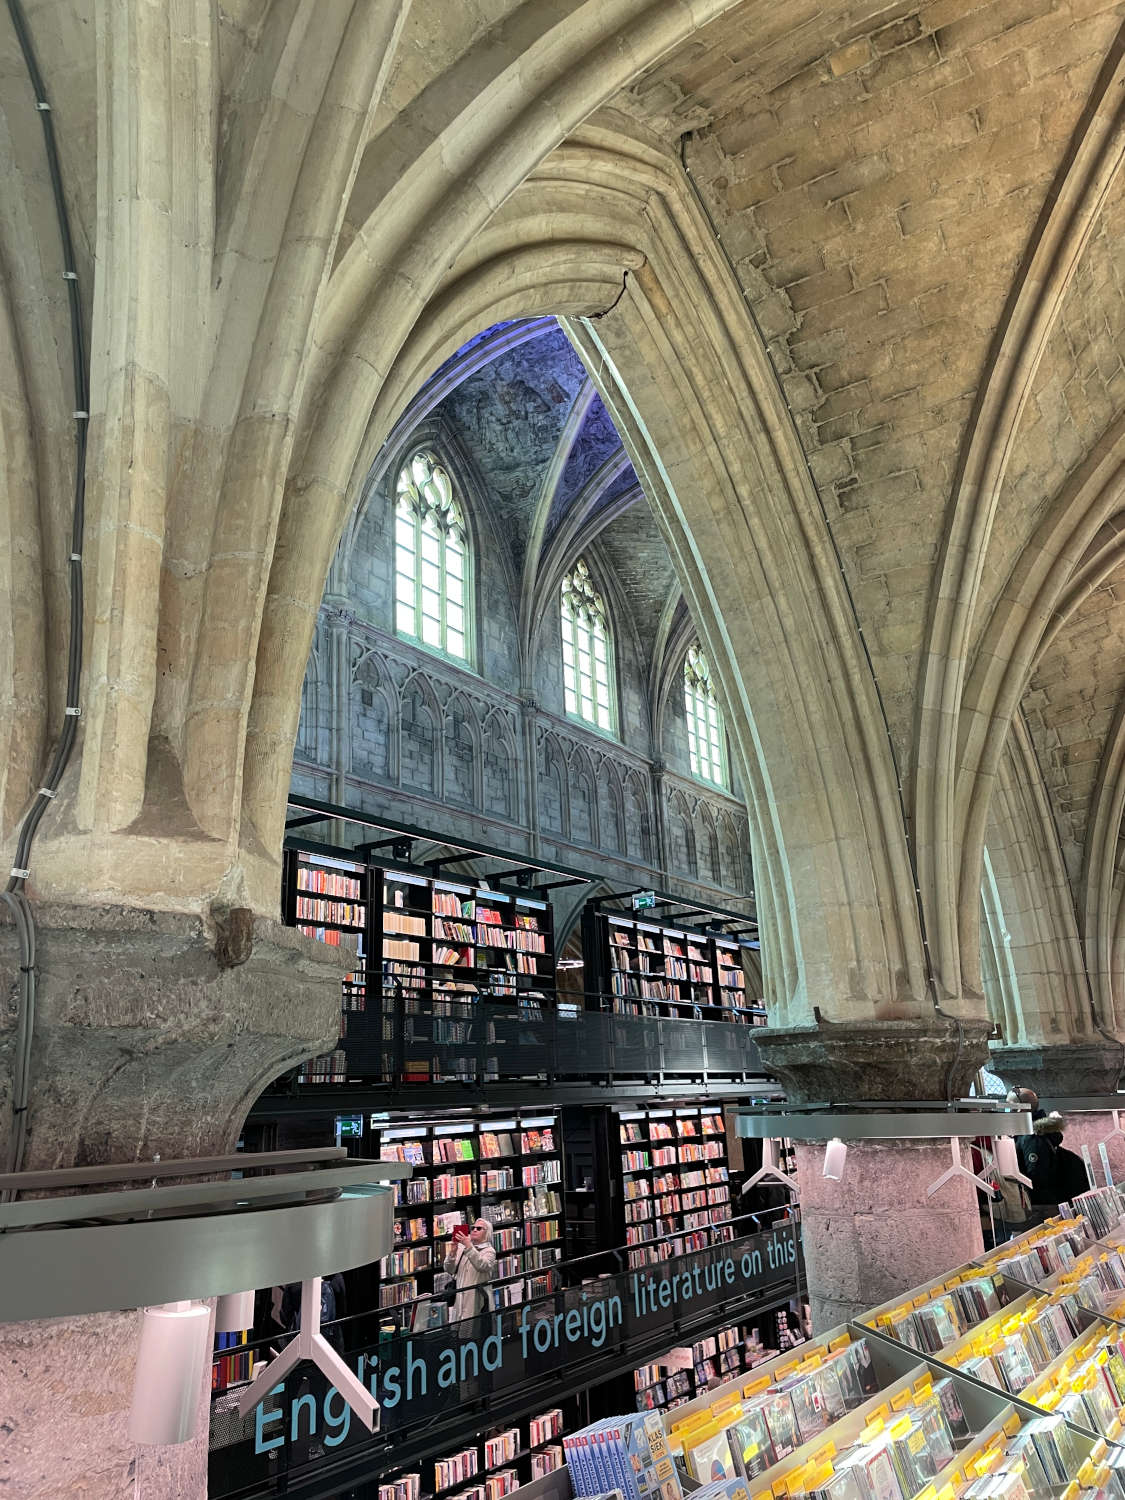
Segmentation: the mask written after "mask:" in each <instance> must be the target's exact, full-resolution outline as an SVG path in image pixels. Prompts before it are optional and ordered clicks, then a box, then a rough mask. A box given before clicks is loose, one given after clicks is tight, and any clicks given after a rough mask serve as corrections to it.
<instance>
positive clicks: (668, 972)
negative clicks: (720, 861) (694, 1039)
mask: <svg viewBox="0 0 1125 1500" xmlns="http://www.w3.org/2000/svg"><path fill="white" fill-rule="evenodd" d="M582 922H583V931H582V937H583V948H584V951H585V953H586V954H587V955H589V957H588V958H587V979H588V982H589V983H590V986H591V988H593V989H596V990H597V991H598V992H599V993H600V994H602V995H603V996H604V997H605V998H604V1000H603V1004H604V1005H605V1006H607V1007H608V1006H612V1008H613V1010H614V1011H615V1012H616V1013H617V1014H619V1015H627V1016H658V1017H665V1018H667V1019H670V1020H674V1019H677V1018H678V1019H681V1020H705V1021H719V1020H726V1021H737V1022H740V1023H742V1024H744V1025H764V1024H765V1011H764V1009H763V1007H762V1006H760V1005H751V1004H748V1003H747V997H746V977H745V973H744V971H743V968H742V962H741V955H740V951H739V950H740V945H739V944H738V942H736V941H735V939H733V938H725V937H718V936H713V935H711V934H709V933H701V932H689V931H686V930H684V929H683V928H679V927H663V926H661V925H660V924H659V923H656V922H644V921H639V920H638V919H636V918H634V917H627V916H624V915H622V914H621V913H618V912H606V911H601V910H599V909H597V908H596V907H587V909H586V911H585V913H584V914H583V919H582Z"/></svg>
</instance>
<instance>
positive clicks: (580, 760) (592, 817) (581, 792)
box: [567, 744, 600, 848]
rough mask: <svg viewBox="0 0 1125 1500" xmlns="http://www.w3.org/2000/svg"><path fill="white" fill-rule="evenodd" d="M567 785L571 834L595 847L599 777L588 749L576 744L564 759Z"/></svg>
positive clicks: (576, 840) (597, 839) (573, 838)
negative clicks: (566, 759)
mask: <svg viewBox="0 0 1125 1500" xmlns="http://www.w3.org/2000/svg"><path fill="white" fill-rule="evenodd" d="M567 786H568V793H569V797H568V800H569V803H570V837H571V839H572V840H573V842H574V843H576V844H590V845H592V846H593V847H594V848H597V846H598V844H599V842H600V839H599V836H598V779H597V776H596V774H595V772H594V762H593V758H592V756H591V755H590V752H589V750H588V749H587V747H586V746H585V745H583V744H576V745H575V746H574V748H573V750H572V751H571V752H570V756H569V758H568V761H567Z"/></svg>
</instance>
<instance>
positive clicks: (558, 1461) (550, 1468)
mask: <svg viewBox="0 0 1125 1500" xmlns="http://www.w3.org/2000/svg"><path fill="white" fill-rule="evenodd" d="M564 1462H565V1460H564V1458H563V1451H562V1445H561V1444H560V1443H551V1444H549V1445H548V1446H547V1447H546V1448H544V1449H543V1451H542V1452H541V1453H533V1454H532V1455H531V1477H532V1479H533V1480H535V1479H543V1478H545V1477H546V1475H548V1474H553V1473H554V1472H555V1470H556V1469H561V1468H562V1466H563V1464H564Z"/></svg>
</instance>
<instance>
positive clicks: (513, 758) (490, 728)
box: [481, 708, 525, 822]
mask: <svg viewBox="0 0 1125 1500" xmlns="http://www.w3.org/2000/svg"><path fill="white" fill-rule="evenodd" d="M481 743H482V754H481V762H482V763H481V799H482V800H481V805H482V807H483V808H484V810H485V812H486V813H490V814H491V815H492V816H494V817H500V818H504V819H506V820H508V821H510V822H515V821H517V820H519V819H521V818H523V817H524V816H525V813H524V811H523V809H522V808H521V807H520V799H519V787H520V777H519V763H520V762H519V751H518V749H517V746H516V737H515V735H514V733H513V732H512V726H511V723H510V721H509V719H508V717H507V715H505V714H503V713H501V711H500V710H499V709H497V708H493V709H490V710H489V712H488V714H487V715H486V717H485V721H484V724H483V725H482V728H481Z"/></svg>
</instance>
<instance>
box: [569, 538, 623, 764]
mask: <svg viewBox="0 0 1125 1500" xmlns="http://www.w3.org/2000/svg"><path fill="white" fill-rule="evenodd" d="M560 608H561V615H562V644H563V696H564V698H565V701H566V711H567V713H568V714H573V715H574V716H575V718H578V719H584V720H585V721H586V723H587V724H593V725H594V726H595V727H596V728H598V729H604V730H605V731H606V732H607V733H609V734H612V733H613V731H614V703H613V694H612V692H611V690H610V678H611V673H610V663H611V650H612V642H611V640H610V635H609V622H608V618H607V616H606V608H605V601H604V600H603V599H602V596H601V595H600V594H599V593H598V591H597V589H596V588H595V587H594V581H593V579H592V578H591V577H590V570H589V568H588V567H587V566H586V564H585V562H583V561H582V559H581V558H579V560H578V561H577V562H576V563H575V565H574V567H573V569H572V570H571V572H569V573H568V574H567V576H566V577H565V578H564V579H563V581H562V593H561V600H560Z"/></svg>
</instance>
